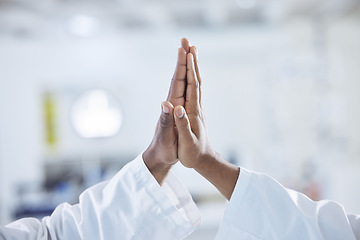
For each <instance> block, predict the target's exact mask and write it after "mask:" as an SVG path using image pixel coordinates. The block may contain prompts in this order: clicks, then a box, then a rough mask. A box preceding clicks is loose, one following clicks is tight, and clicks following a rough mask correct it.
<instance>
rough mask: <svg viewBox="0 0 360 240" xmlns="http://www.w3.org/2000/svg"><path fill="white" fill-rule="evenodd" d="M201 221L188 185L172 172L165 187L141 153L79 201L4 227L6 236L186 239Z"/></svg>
mask: <svg viewBox="0 0 360 240" xmlns="http://www.w3.org/2000/svg"><path fill="white" fill-rule="evenodd" d="M199 224H200V212H199V210H198V208H197V207H196V205H195V203H194V202H193V200H192V198H191V196H190V194H189V193H188V191H187V190H186V188H185V187H184V186H183V185H182V184H181V183H180V182H179V180H178V179H177V178H176V177H175V176H174V175H173V173H172V172H170V173H169V175H168V177H167V178H166V179H165V182H164V187H161V186H160V185H159V184H158V183H157V181H156V180H155V179H154V177H153V176H152V175H151V173H150V172H149V170H148V169H147V167H146V165H145V163H144V161H143V159H142V157H141V155H140V156H139V157H138V158H136V159H135V160H134V161H132V162H130V163H128V164H127V165H126V166H124V167H123V168H122V169H121V170H120V171H119V172H118V173H117V174H116V175H115V176H114V177H113V178H112V179H111V180H110V181H108V182H103V183H100V184H97V185H95V186H93V187H91V188H89V189H87V190H86V191H84V192H83V193H82V194H81V195H80V198H79V203H78V204H75V205H69V204H67V203H64V204H61V205H59V206H58V207H57V208H56V209H55V210H54V212H53V214H52V215H51V216H48V217H45V218H43V219H42V220H37V219H35V218H24V219H20V220H17V221H15V222H13V223H10V224H8V225H7V226H5V227H0V239H7V240H12V239H36V240H38V239H41V240H45V239H52V240H54V239H71V240H76V239H96V240H100V239H102V240H106V239H109V240H114V239H122V240H126V239H132V240H137V239H146V240H148V239H154V240H155V239H156V240H159V239H183V238H185V237H186V236H187V235H189V234H190V233H191V232H192V231H193V230H194V229H195V228H196V226H198V225H199Z"/></svg>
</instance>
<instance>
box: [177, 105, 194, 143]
mask: <svg viewBox="0 0 360 240" xmlns="http://www.w3.org/2000/svg"><path fill="white" fill-rule="evenodd" d="M174 115H175V124H176V128H177V131H178V135H179V141H180V142H182V141H186V142H189V141H192V140H193V133H192V131H191V126H190V121H189V118H188V116H187V114H186V112H185V109H184V107H183V106H176V107H175V109H174Z"/></svg>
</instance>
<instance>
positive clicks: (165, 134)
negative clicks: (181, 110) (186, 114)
mask: <svg viewBox="0 0 360 240" xmlns="http://www.w3.org/2000/svg"><path fill="white" fill-rule="evenodd" d="M189 51H190V43H189V41H188V40H187V39H186V38H183V39H181V48H179V49H178V58H177V64H176V68H175V72H174V75H173V77H172V80H171V84H170V89H169V93H168V97H167V101H164V102H162V103H161V109H162V111H161V115H160V118H159V121H158V123H157V125H156V129H155V135H154V138H153V140H152V141H151V143H150V145H149V147H148V148H147V149H146V150H145V152H144V153H143V159H144V162H145V164H146V166H147V167H148V169H149V170H150V172H151V173H152V175H153V176H154V178H155V179H156V180H157V182H158V183H159V184H160V185H161V184H162V182H163V180H164V178H165V177H166V175H167V174H168V172H169V170H170V168H171V167H172V166H173V165H174V164H175V163H176V162H177V161H178V151H177V150H178V149H177V145H178V136H177V129H176V127H175V121H174V106H185V97H184V92H185V87H186V56H187V53H188V52H189Z"/></svg>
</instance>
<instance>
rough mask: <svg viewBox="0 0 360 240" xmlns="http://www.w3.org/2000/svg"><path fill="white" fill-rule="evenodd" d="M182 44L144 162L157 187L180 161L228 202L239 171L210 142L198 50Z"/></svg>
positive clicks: (186, 43)
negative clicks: (206, 181) (204, 110)
mask: <svg viewBox="0 0 360 240" xmlns="http://www.w3.org/2000/svg"><path fill="white" fill-rule="evenodd" d="M181 43H182V44H181V45H182V47H181V48H179V51H178V62H177V66H176V69H175V73H174V76H173V79H172V81H171V85H170V90H169V94H168V98H167V101H165V102H163V103H162V113H161V115H160V119H159V121H158V124H157V126H156V130H155V136H154V138H153V140H152V142H151V144H150V146H149V147H148V149H147V150H146V151H145V152H144V154H143V159H144V162H145V164H146V165H147V167H148V168H149V170H150V172H151V173H152V174H153V176H154V177H155V179H156V180H157V181H158V183H159V184H160V185H161V184H162V182H163V180H164V178H165V177H166V175H167V174H168V172H169V170H170V168H171V167H172V165H174V164H175V163H176V162H177V161H178V159H179V160H180V162H181V163H182V164H183V165H184V166H185V167H188V168H193V169H195V170H196V171H197V172H198V173H200V174H201V175H202V176H203V177H205V178H206V179H207V180H208V181H210V182H211V183H212V184H213V185H214V186H215V187H216V188H217V189H218V190H219V191H220V192H221V193H222V194H223V195H224V196H225V197H226V198H227V199H228V200H230V198H231V195H232V193H233V190H234V188H235V185H236V182H237V179H238V176H239V172H240V168H239V167H237V166H235V165H232V164H230V163H229V162H227V161H225V160H224V159H223V158H222V157H221V156H220V155H219V154H217V153H216V152H215V151H214V150H213V149H212V147H211V145H210V143H209V140H208V137H207V129H206V123H205V117H204V113H203V109H202V105H201V83H202V82H201V77H200V69H199V66H198V55H197V49H196V47H195V46H192V47H190V44H189V41H188V40H187V39H185V38H183V39H182V41H181ZM174 106H175V108H174Z"/></svg>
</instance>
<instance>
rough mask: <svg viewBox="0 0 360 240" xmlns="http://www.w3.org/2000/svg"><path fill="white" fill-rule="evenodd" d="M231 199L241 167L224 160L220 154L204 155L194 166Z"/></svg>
mask: <svg viewBox="0 0 360 240" xmlns="http://www.w3.org/2000/svg"><path fill="white" fill-rule="evenodd" d="M194 169H195V170H196V171H197V172H198V173H200V174H201V175H202V176H203V177H205V178H206V179H207V180H208V181H209V182H211V183H212V184H213V185H214V186H215V187H216V188H217V189H218V190H219V191H220V192H221V193H222V194H223V195H224V196H225V197H226V199H228V200H230V198H231V195H232V193H233V191H234V188H235V185H236V182H237V179H238V177H239V173H240V168H239V167H237V166H235V165H233V164H231V163H229V162H227V161H226V160H224V159H223V158H222V157H221V156H220V155H219V154H217V153H214V154H211V155H206V156H203V157H202V159H200V160H199V164H198V165H197V166H196V167H195V168H194Z"/></svg>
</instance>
